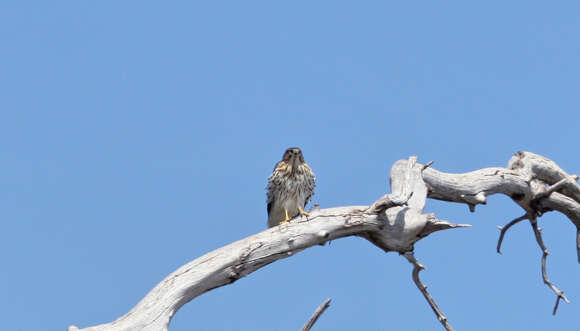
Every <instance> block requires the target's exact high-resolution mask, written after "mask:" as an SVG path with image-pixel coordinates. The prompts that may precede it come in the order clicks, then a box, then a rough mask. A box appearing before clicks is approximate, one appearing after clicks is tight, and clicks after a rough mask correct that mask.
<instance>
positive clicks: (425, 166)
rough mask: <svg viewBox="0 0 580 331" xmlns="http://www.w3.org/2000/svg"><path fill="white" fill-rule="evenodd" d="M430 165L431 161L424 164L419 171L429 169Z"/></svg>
mask: <svg viewBox="0 0 580 331" xmlns="http://www.w3.org/2000/svg"><path fill="white" fill-rule="evenodd" d="M432 164H433V161H429V162H427V163H425V164H424V165H423V168H421V171H423V170H425V169H427V168H429V167H430V166H431V165H432Z"/></svg>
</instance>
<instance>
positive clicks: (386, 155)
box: [0, 1, 580, 331]
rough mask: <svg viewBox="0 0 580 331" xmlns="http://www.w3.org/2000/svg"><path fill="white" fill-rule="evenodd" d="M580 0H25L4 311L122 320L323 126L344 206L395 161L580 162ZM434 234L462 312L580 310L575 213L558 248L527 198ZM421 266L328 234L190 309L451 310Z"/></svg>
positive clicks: (373, 193) (323, 166) (325, 160)
mask: <svg viewBox="0 0 580 331" xmlns="http://www.w3.org/2000/svg"><path fill="white" fill-rule="evenodd" d="M579 11H580V7H579V5H578V2H571V1H570V2H564V1H563V2H557V3H555V2H552V3H548V2H531V1H512V2H485V3H479V4H475V3H472V2H470V3H467V2H463V1H438V2H406V3H404V4H403V3H399V2H386V1H375V2H372V1H369V2H359V3H357V4H356V5H355V4H353V3H349V2H340V1H319V2H306V1H304V2H300V1H299V2H291V3H290V2H288V3H281V2H273V1H272V2H269V1H263V2H260V1H244V2H241V1H240V2H223V1H215V2H211V3H210V2H206V3H202V2H193V1H192V2H189V1H188V2H185V1H172V2H165V3H160V2H153V1H98V2H97V1H4V2H2V4H0V34H1V35H0V37H1V39H0V40H2V51H1V52H0V109H1V110H0V112H1V121H0V141H1V144H2V148H1V153H0V164H1V169H2V171H1V172H0V183H1V185H2V190H0V207H1V209H0V216H1V224H2V230H1V231H0V260H1V261H2V267H1V268H0V293H1V297H2V299H1V300H0V311H2V312H4V313H3V315H4V317H3V319H2V324H3V329H4V330H11V331H12V330H15V331H20V330H65V329H66V327H67V326H69V325H71V324H75V325H77V326H79V327H87V326H91V325H96V324H100V323H105V322H109V321H112V320H114V319H116V318H118V317H119V316H121V315H123V314H124V313H126V312H127V311H129V310H130V309H131V308H132V307H133V306H134V305H135V304H136V303H137V302H138V301H139V300H140V299H141V298H142V297H143V296H144V295H145V294H146V293H147V292H148V291H149V290H150V289H152V288H153V287H154V286H155V285H156V284H157V283H158V282H160V281H161V280H162V279H163V278H164V277H165V276H167V275H168V274H169V273H171V272H172V271H173V270H175V269H177V268H178V267H179V266H181V265H183V264H185V263H187V262H189V261H191V260H193V259H194V258H196V257H199V256H201V255H202V254H204V253H206V252H208V251H211V250H213V249H215V248H218V247H221V246H223V245H226V244H228V243H230V242H232V241H235V240H238V239H241V238H244V237H246V236H249V235H251V234H254V233H256V232H259V231H262V230H264V229H265V226H266V206H265V190H264V188H265V186H266V180H267V177H268V176H269V174H270V172H271V170H272V168H273V166H274V164H275V163H276V162H277V161H278V160H279V159H280V158H281V156H282V153H283V152H284V149H285V148H287V147H290V146H300V147H302V149H303V151H304V155H305V158H306V160H307V162H308V163H309V164H310V165H311V166H312V168H313V169H314V171H315V172H316V174H317V178H318V181H317V189H316V195H315V196H314V198H313V202H314V203H319V204H320V205H321V207H322V208H326V207H333V206H341V205H354V204H369V203H371V202H373V201H374V200H375V199H376V198H378V197H380V196H381V195H382V194H384V193H385V192H387V191H388V187H387V178H388V171H389V169H390V167H391V165H392V164H393V163H394V162H395V161H396V160H398V159H401V158H407V157H408V156H410V155H418V156H419V160H420V162H427V161H430V160H433V161H435V163H434V165H433V167H434V168H436V169H438V170H441V171H447V172H465V171H470V170H474V169H478V168H482V167H487V166H504V165H506V164H507V161H508V159H509V158H510V157H511V155H512V154H513V153H514V152H516V151H518V150H529V151H532V152H535V153H539V154H542V155H545V156H547V157H550V158H552V159H553V160H555V161H556V162H557V163H558V164H559V165H560V166H561V167H563V168H564V169H565V170H567V171H569V172H570V173H578V172H580V156H579V155H578V128H579V124H580V120H579V116H578V108H579V106H580V97H579V93H578V91H579V77H580V66H579V63H580V62H579V60H580V42H579V38H578V35H579V32H580V20H579V19H578V12H579ZM426 212H435V213H436V214H437V216H439V217H440V218H443V219H447V220H451V221H453V222H457V223H471V224H473V227H472V228H468V229H458V230H449V231H444V232H439V233H436V234H433V235H431V236H429V237H428V238H426V239H424V240H422V241H420V242H419V243H418V244H417V246H416V256H417V257H418V258H419V259H420V260H421V261H422V262H423V263H424V264H425V265H426V266H427V268H428V269H427V270H426V271H425V272H424V273H422V278H423V280H424V281H425V283H426V284H427V285H428V286H429V289H430V290H431V293H432V294H433V296H434V297H435V298H436V300H437V302H438V303H439V306H440V307H441V308H442V310H443V311H444V312H445V313H446V315H447V316H448V317H449V319H450V321H451V324H452V325H453V326H454V327H455V328H456V329H457V330H577V329H578V325H579V323H580V318H579V317H578V311H579V310H580V283H579V282H578V279H580V266H579V265H578V263H577V260H576V252H575V227H574V226H573V225H572V223H571V222H569V221H568V220H567V219H566V218H565V217H564V216H563V215H560V214H556V213H549V214H546V215H545V216H544V217H542V218H541V220H540V226H541V227H543V228H544V231H543V234H544V240H545V242H546V244H547V246H548V248H549V249H550V251H551V253H552V255H550V257H549V258H548V268H549V269H548V272H549V277H550V279H552V280H553V281H554V283H555V284H556V285H557V286H559V287H560V288H562V289H563V290H565V292H566V294H567V295H568V296H569V298H570V299H571V301H572V303H571V304H570V305H565V304H563V305H561V307H560V310H559V312H558V314H557V316H556V317H553V316H552V315H551V310H552V307H553V304H554V300H555V296H554V295H553V293H552V292H551V291H550V290H549V289H548V288H547V287H546V286H545V285H544V284H543V283H542V280H541V275H540V256H541V253H540V250H539V248H538V247H537V245H536V242H535V240H534V237H533V234H532V232H531V228H530V227H529V226H528V225H526V224H525V223H521V224H519V225H517V226H515V227H514V228H512V230H511V231H510V232H508V234H507V236H506V240H505V241H504V247H503V251H504V254H503V255H498V254H496V252H495V246H496V241H497V237H498V234H499V231H498V230H497V228H496V227H497V226H498V225H503V224H505V223H507V222H508V221H510V220H511V219H513V218H515V217H517V216H520V215H521V214H522V210H521V209H520V208H519V207H518V206H516V205H515V204H514V203H513V202H511V200H510V199H508V198H507V197H505V196H492V197H490V198H489V204H488V205H487V206H478V207H477V211H476V213H469V211H468V208H467V207H466V206H465V205H457V204H450V203H442V202H438V201H428V204H427V208H426ZM410 275H411V266H410V265H409V264H408V262H407V261H406V260H405V259H403V258H402V257H400V256H398V255H397V254H394V253H390V254H384V253H383V252H382V251H380V250H379V249H377V248H375V247H374V246H372V245H371V244H369V243H368V242H366V241H364V240H362V239H359V238H346V239H341V240H337V241H334V242H332V244H331V245H329V246H328V245H327V246H324V247H314V248H311V249H309V250H307V251H305V252H302V253H300V254H298V255H296V256H293V257H291V258H289V259H285V260H282V261H279V262H277V263H274V264H272V265H269V266H267V267H265V268H263V269H261V270H259V271H257V272H255V273H253V274H251V275H250V276H248V277H246V278H243V279H241V280H239V281H238V282H236V283H234V284H233V285H230V286H226V287H223V288H219V289H216V290H214V291H211V292H209V293H207V294H204V295H202V296H201V297H198V298H197V299H195V300H194V301H192V302H190V303H189V304H187V305H185V306H184V307H183V308H182V309H181V310H180V311H179V312H178V313H177V315H176V316H175V318H174V319H173V322H172V324H171V330H173V331H180V330H193V329H196V330H297V329H299V328H300V327H301V326H302V325H303V323H304V322H305V321H306V320H307V319H308V317H309V316H310V315H311V314H312V312H313V311H314V309H315V308H316V307H317V306H318V305H319V304H320V303H321V302H322V301H323V300H324V299H326V298H328V297H332V298H333V302H332V304H331V307H330V308H329V309H328V310H327V312H326V313H325V314H324V315H323V316H322V317H321V319H320V320H319V322H318V323H317V324H316V325H315V327H314V329H313V330H319V331H322V330H441V329H442V328H441V326H440V325H439V322H438V321H437V320H436V318H435V317H434V315H433V313H432V312H431V310H430V308H429V306H428V305H427V303H426V302H425V300H424V298H423V297H422V295H421V294H420V292H419V291H418V290H417V289H416V288H415V285H414V284H413V282H412V280H411V277H410Z"/></svg>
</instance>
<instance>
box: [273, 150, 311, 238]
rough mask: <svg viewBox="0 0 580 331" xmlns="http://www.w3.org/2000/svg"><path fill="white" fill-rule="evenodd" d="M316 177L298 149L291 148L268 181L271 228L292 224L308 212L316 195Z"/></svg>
mask: <svg viewBox="0 0 580 331" xmlns="http://www.w3.org/2000/svg"><path fill="white" fill-rule="evenodd" d="M315 180H316V177H315V176H314V172H313V171H312V169H310V167H309V166H308V164H307V163H306V162H304V156H303V155H302V151H301V150H300V148H298V147H291V148H288V149H287V150H286V151H285V152H284V156H282V161H280V162H278V163H277V164H276V166H275V167H274V171H273V172H272V174H271V175H270V178H269V179H268V186H267V188H266V190H267V191H268V193H267V199H266V200H267V203H268V208H267V209H268V227H270V228H271V227H273V226H276V225H278V224H282V223H285V222H288V221H289V220H291V219H292V218H294V217H296V216H297V215H298V214H300V215H304V216H308V213H307V212H305V211H304V208H305V207H306V204H307V203H308V201H309V200H310V197H312V195H313V194H314V186H315Z"/></svg>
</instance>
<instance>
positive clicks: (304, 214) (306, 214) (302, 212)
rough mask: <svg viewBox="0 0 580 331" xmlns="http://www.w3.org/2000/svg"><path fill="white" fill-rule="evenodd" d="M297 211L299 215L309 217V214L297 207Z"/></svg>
mask: <svg viewBox="0 0 580 331" xmlns="http://www.w3.org/2000/svg"><path fill="white" fill-rule="evenodd" d="M298 211H300V215H302V216H310V213H307V212H305V211H304V209H302V208H300V207H298Z"/></svg>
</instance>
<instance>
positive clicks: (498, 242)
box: [497, 214, 529, 254]
mask: <svg viewBox="0 0 580 331" xmlns="http://www.w3.org/2000/svg"><path fill="white" fill-rule="evenodd" d="M528 218H529V217H528V214H524V215H523V216H520V217H518V218H516V219H514V220H513V221H511V222H509V223H508V224H506V225H505V226H503V227H502V226H498V227H497V228H498V229H500V230H501V232H500V233H499V239H498V240H497V252H498V253H499V254H501V243H502V242H503V237H504V236H505V233H506V232H507V230H509V228H511V227H512V226H513V225H515V224H516V223H519V222H521V221H523V220H527V219H528Z"/></svg>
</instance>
